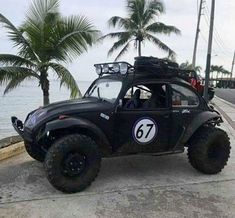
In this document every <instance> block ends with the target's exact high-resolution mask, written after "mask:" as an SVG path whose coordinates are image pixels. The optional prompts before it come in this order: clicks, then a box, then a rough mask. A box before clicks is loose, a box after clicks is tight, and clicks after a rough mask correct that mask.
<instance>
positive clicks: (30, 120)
mask: <svg viewBox="0 0 235 218" xmlns="http://www.w3.org/2000/svg"><path fill="white" fill-rule="evenodd" d="M46 113H47V110H45V109H38V110H36V111H35V112H34V113H33V114H31V115H29V117H28V119H27V120H26V122H25V126H26V127H29V128H31V127H33V126H35V124H36V123H37V122H38V120H39V118H40V117H42V116H43V115H45V114H46Z"/></svg>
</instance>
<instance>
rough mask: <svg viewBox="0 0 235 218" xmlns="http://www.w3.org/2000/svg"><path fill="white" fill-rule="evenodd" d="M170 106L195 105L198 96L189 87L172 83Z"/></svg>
mask: <svg viewBox="0 0 235 218" xmlns="http://www.w3.org/2000/svg"><path fill="white" fill-rule="evenodd" d="M171 88H172V106H173V107H197V106H198V105H199V99H198V96H197V95H196V94H195V93H194V92H193V91H191V90H190V89H188V88H186V87H184V86H180V85H176V84H172V85H171Z"/></svg>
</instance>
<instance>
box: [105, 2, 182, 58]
mask: <svg viewBox="0 0 235 218" xmlns="http://www.w3.org/2000/svg"><path fill="white" fill-rule="evenodd" d="M126 9H127V14H128V16H127V17H120V16H114V17H112V18H110V20H109V21H108V23H109V25H110V27H114V28H115V27H117V28H119V29H121V30H119V31H118V32H113V33H109V34H107V35H105V36H103V37H102V38H101V39H105V38H117V39H118V40H117V41H116V42H115V43H114V45H113V46H112V48H111V49H110V50H109V52H108V55H111V54H112V53H113V52H114V51H115V50H117V49H121V51H120V52H119V54H118V55H117V57H116V59H115V60H117V59H119V58H120V57H121V56H122V55H123V54H124V53H125V52H127V51H128V49H129V48H130V46H131V43H133V44H134V46H135V48H136V49H138V55H139V56H141V50H142V44H143V42H144V41H147V40H148V41H150V42H152V43H153V44H155V45H156V46H158V47H159V48H160V49H161V50H163V51H166V52H168V55H169V56H174V55H175V52H174V51H173V50H171V49H170V48H169V47H168V46H167V45H166V44H164V43H163V42H162V41H161V40H160V39H158V38H157V37H156V36H155V34H165V35H170V34H171V33H175V34H180V30H179V29H177V28H176V27H174V26H168V25H165V24H164V23H160V22H156V18H158V16H159V15H161V14H162V13H164V12H165V8H164V5H163V3H162V2H161V1H160V0H127V7H126Z"/></svg>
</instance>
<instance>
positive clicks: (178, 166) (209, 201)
mask: <svg viewBox="0 0 235 218" xmlns="http://www.w3.org/2000/svg"><path fill="white" fill-rule="evenodd" d="M214 103H216V105H218V106H219V108H220V110H225V113H228V116H231V114H229V113H230V112H231V113H232V114H233V111H232V109H231V108H230V109H231V111H230V109H229V108H227V106H226V104H225V102H223V101H221V100H220V99H218V98H216V99H215V101H214ZM230 106H231V105H230ZM226 108H227V109H226ZM229 111H230V112H229ZM231 119H232V116H231ZM221 128H223V129H224V130H226V131H227V132H228V134H229V137H230V139H231V144H232V154H231V158H230V160H229V162H228V166H227V167H226V168H225V169H224V170H223V171H222V173H220V174H218V175H212V176H208V175H204V174H201V173H199V172H197V171H196V170H194V169H193V168H192V167H191V166H190V164H189V163H188V160H187V156H186V154H185V153H184V154H180V155H172V156H162V157H151V156H130V157H119V158H113V159H104V160H103V162H102V168H101V172H100V174H99V176H98V177H97V179H96V181H95V182H94V183H93V184H92V186H91V187H89V188H88V189H87V190H85V191H83V192H81V193H78V194H73V195H65V194H62V193H60V192H58V191H56V190H55V189H54V188H52V187H51V185H50V184H49V183H48V181H47V179H46V178H45V173H44V170H43V166H42V164H40V163H38V162H36V161H34V160H32V159H31V158H30V157H29V156H28V155H26V154H22V155H19V156H17V157H15V158H13V159H9V160H6V161H4V162H0V217H82V218H84V217H89V218H92V217H113V218H115V217H180V218H181V217H211V218H215V217H231V218H232V217H235V155H234V144H235V138H234V137H235V130H234V129H233V128H232V127H231V126H230V125H229V123H228V122H227V121H226V120H225V123H224V124H223V125H222V126H221Z"/></svg>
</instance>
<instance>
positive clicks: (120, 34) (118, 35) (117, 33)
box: [99, 31, 130, 40]
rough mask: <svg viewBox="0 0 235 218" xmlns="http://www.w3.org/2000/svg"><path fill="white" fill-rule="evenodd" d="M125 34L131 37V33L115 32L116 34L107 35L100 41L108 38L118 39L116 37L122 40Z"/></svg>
mask: <svg viewBox="0 0 235 218" xmlns="http://www.w3.org/2000/svg"><path fill="white" fill-rule="evenodd" d="M125 34H129V35H130V33H129V32H127V31H122V32H115V33H109V34H106V35H104V36H102V37H100V38H99V40H104V39H106V38H111V39H112V38H116V37H118V38H121V37H123V36H124V35H125Z"/></svg>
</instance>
